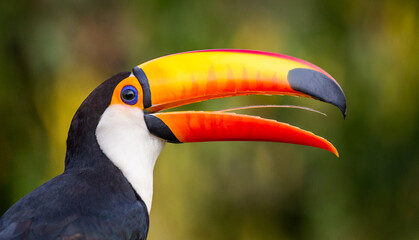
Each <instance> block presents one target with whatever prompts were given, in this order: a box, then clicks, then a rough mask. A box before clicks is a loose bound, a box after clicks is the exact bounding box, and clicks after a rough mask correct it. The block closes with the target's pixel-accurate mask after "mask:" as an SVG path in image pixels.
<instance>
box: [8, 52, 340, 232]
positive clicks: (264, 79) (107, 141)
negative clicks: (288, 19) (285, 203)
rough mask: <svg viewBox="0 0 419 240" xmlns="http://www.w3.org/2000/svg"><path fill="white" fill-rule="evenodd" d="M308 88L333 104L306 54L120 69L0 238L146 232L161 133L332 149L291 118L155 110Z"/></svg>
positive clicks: (227, 56) (190, 57)
mask: <svg viewBox="0 0 419 240" xmlns="http://www.w3.org/2000/svg"><path fill="white" fill-rule="evenodd" d="M253 94H258V95H293V96H302V97H311V98H314V99H318V100H321V101H324V102H327V103H331V104H333V105H335V106H337V107H338V108H339V109H340V110H341V111H342V113H343V115H345V114H346V100H345V96H344V93H343V91H342V89H341V88H340V86H339V85H338V84H337V82H336V81H335V80H334V79H333V78H332V77H331V76H330V75H329V74H328V73H326V72H325V71H324V70H322V69H320V68H319V67H317V66H315V65H313V64H310V63H308V62H306V61H303V60H300V59H297V58H294V57H289V56H285V55H281V54H275V53H268V52H259V51H250V50H227V49H223V50H201V51H192V52H185V53H178V54H173V55H168V56H164V57H160V58H157V59H154V60H151V61H148V62H146V63H143V64H141V65H138V66H136V67H134V68H133V70H132V72H123V73H119V74H117V75H115V76H113V77H111V78H110V79H108V80H106V81H105V82H103V83H102V84H101V85H99V86H98V87H97V88H96V89H95V90H93V92H92V93H90V95H89V96H88V97H87V98H86V99H85V100H84V102H83V103H82V104H81V106H80V107H79V109H78V110H77V112H76V113H75V115H74V117H73V120H72V122H71V126H70V130H69V132H68V138H67V152H66V156H65V170H64V172H63V173H62V174H61V175H59V176H57V177H55V178H53V179H51V180H50V181H48V182H46V183H45V184H43V185H42V186H40V187H38V188H37V189H35V190H34V191H33V192H31V193H29V194H28V195H26V196H25V197H23V198H22V199H21V200H19V201H18V202H17V203H16V204H14V205H13V206H12V207H11V208H10V209H9V210H7V211H6V213H4V215H3V216H2V218H1V219H0V239H1V240H3V239H146V237H147V233H148V228H149V213H150V208H151V201H152V195H153V169H154V165H155V162H156V159H157V157H158V155H159V153H160V151H161V150H162V148H163V146H164V144H165V143H166V142H171V143H187V142H203V141H273V142H286V143H294V144H301V145H308V146H313V147H317V148H322V149H326V150H328V151H330V152H332V153H334V154H335V155H338V152H337V150H336V149H335V147H334V146H333V145H332V144H331V143H329V142H328V141H327V140H325V139H323V138H321V137H318V136H316V135H314V134H313V133H311V132H308V131H305V130H302V129H299V128H297V127H294V126H291V125H288V124H285V123H281V122H277V121H274V120H269V119H264V118H260V117H255V116H249V115H242V114H235V113H229V112H225V111H215V112H210V111H180V112H160V111H161V110H166V109H169V108H173V107H177V106H181V105H186V104H190V103H194V102H200V101H205V100H209V99H214V98H223V97H231V96H240V95H253Z"/></svg>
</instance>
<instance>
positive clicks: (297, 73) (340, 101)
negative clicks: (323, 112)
mask: <svg viewBox="0 0 419 240" xmlns="http://www.w3.org/2000/svg"><path fill="white" fill-rule="evenodd" d="M288 82H289V84H290V86H291V88H292V89H294V90H296V91H299V92H302V93H304V94H307V95H309V96H311V97H313V98H315V99H318V100H320V101H323V102H327V103H331V104H333V105H335V106H337V107H338V108H339V109H340V111H341V112H342V114H343V118H346V98H345V94H344V93H343V91H342V89H341V88H340V86H339V85H338V84H337V83H336V82H335V81H333V80H332V79H330V78H329V77H328V76H326V75H325V74H323V73H321V72H318V71H315V70H312V69H306V68H294V69H292V70H291V71H289V72H288Z"/></svg>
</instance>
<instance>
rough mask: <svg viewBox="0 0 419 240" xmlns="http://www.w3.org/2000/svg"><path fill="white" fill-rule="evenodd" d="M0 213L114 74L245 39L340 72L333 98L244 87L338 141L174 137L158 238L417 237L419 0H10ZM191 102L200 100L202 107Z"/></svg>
mask: <svg viewBox="0 0 419 240" xmlns="http://www.w3.org/2000/svg"><path fill="white" fill-rule="evenodd" d="M0 29H1V33H0V35H1V37H0V114H1V117H0V156H1V159H0V214H2V213H3V212H4V211H6V209H7V208H8V207H10V206H11V205H12V204H13V203H14V202H16V201H17V200H18V199H20V198H21V197H23V196H24V195H25V194H27V193H29V192H30V191H31V190H33V189H34V188H36V187H37V186H39V185H41V184H42V183H44V182H45V181H47V180H48V179H50V178H52V177H53V176H55V175H57V174H59V173H61V172H62V171H63V165H64V163H63V162H64V154H65V140H66V136H67V131H68V128H69V124H70V121H71V118H72V116H73V114H74V113H75V111H76V109H77V108H78V106H79V105H80V103H81V102H82V101H83V99H84V98H85V97H86V96H87V95H88V93H89V92H90V91H92V90H93V89H94V88H95V86H97V85H98V84H100V83H101V82H102V81H103V80H105V79H107V78H108V77H110V76H112V75H113V74H115V73H118V72H121V71H130V70H131V68H132V67H133V66H135V65H137V64H139V63H142V62H144V61H146V60H150V59H152V58H155V57H159V56H162V55H166V54H171V53H175V52H181V51H188V50H196V49H208V48H243V49H255V50H263V51H271V52H278V53H283V54H287V55H291V56H295V57H298V58H302V59H305V60H307V61H310V62H312V63H314V64H316V65H318V66H320V67H322V68H324V69H325V70H326V71H328V72H329V73H330V74H331V75H332V76H334V77H335V79H336V80H337V81H338V82H339V83H340V84H341V86H342V88H343V89H344V91H345V94H346V97H347V101H348V117H347V119H346V120H343V119H342V117H341V115H340V113H339V111H338V109H337V108H335V107H332V106H331V105H328V104H325V103H321V102H318V101H313V100H310V99H299V98H292V97H266V96H253V97H235V98H228V99H221V100H213V101H209V102H205V103H198V104H194V105H193V106H192V109H195V110H204V109H205V110H215V109H222V108H228V107H237V106H243V105H247V104H297V105H303V106H308V107H312V108H315V109H318V110H320V111H323V112H326V113H327V114H328V117H324V116H321V115H318V114H315V113H311V112H306V111H301V110H296V109H258V110H251V111H250V110H249V111H242V112H243V113H248V114H257V115H261V116H264V117H268V118H272V119H277V120H279V121H284V122H288V123H291V124H293V125H297V126H299V127H302V128H303V129H308V130H310V131H313V132H315V133H317V134H319V135H321V136H324V137H326V138H327V139H329V140H330V141H331V142H333V143H334V144H335V146H336V147H337V148H338V150H339V151H340V154H341V157H340V158H336V157H335V156H334V155H333V154H331V153H329V152H326V151H323V150H319V149H315V148H309V147H304V146H296V145H290V144H281V143H264V142H261V143H260V142H219V143H199V144H197V143H196V144H182V145H173V144H167V146H166V148H165V149H164V150H163V152H162V154H161V155H160V158H159V160H158V162H157V165H156V168H155V185H154V187H155V192H154V201H153V208H152V211H151V228H150V233H149V239H154V240H157V239H322V240H324V239H326V240H327V239H419V153H418V152H419V151H418V145H419V124H418V121H419V94H418V90H419V69H418V65H419V44H418V41H419V2H418V1H400V0H397V1H396V0H383V1H371V0H344V1H335V0H326V1H320V0H310V1H302V0H294V1H277V0H258V1H250V0H245V1H238V0H224V1H222V0H212V1H193V0H182V1H169V0H154V1H126V2H122V1H116V0H114V1H110V0H106V1H99V0H97V1H84V0H75V1H52V0H37V1H23V0H15V1H1V2H0ZM188 109H191V107H189V108H188Z"/></svg>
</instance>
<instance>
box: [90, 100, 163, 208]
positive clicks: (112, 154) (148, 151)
mask: <svg viewBox="0 0 419 240" xmlns="http://www.w3.org/2000/svg"><path fill="white" fill-rule="evenodd" d="M96 138H97V141H98V143H99V146H100V148H101V149H102V151H103V152H104V153H105V155H106V156H107V157H108V158H109V159H110V160H111V161H112V162H113V163H114V164H115V166H117V167H118V168H119V169H120V170H121V171H122V173H123V174H124V176H125V177H126V178H127V179H128V181H129V182H130V183H131V185H132V187H133V188H134V190H135V191H136V192H137V193H138V195H140V197H141V198H142V199H143V201H144V202H145V204H146V206H147V209H148V212H150V209H151V202H152V198H153V170H154V165H155V163H156V160H157V157H158V156H159V154H160V152H161V150H162V149H163V146H164V143H165V142H164V141H162V140H161V139H159V138H157V137H155V136H153V135H151V134H150V132H149V131H148V129H147V126H146V124H145V122H144V113H143V111H142V110H141V109H138V108H136V107H130V106H125V105H120V104H115V105H111V106H109V107H108V108H107V109H106V111H105V112H104V113H103V115H102V118H101V119H100V121H99V124H98V126H97V128H96Z"/></svg>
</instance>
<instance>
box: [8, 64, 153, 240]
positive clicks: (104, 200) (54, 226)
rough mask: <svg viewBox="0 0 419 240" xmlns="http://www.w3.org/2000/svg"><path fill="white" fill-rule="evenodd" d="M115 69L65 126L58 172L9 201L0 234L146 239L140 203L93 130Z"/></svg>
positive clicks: (144, 215)
mask: <svg viewBox="0 0 419 240" xmlns="http://www.w3.org/2000/svg"><path fill="white" fill-rule="evenodd" d="M129 74H130V73H129V72H126V73H120V74H117V75H115V76H113V77H112V78H110V79H108V80H107V81H105V82H104V83H102V84H101V85H100V86H99V87H97V88H96V89H95V90H94V91H93V92H92V93H91V94H90V95H89V96H88V97H87V98H86V100H85V101H84V102H83V103H82V105H81V106H80V108H79V109H78V110H77V112H76V114H75V116H74V118H73V120H72V123H71V127H70V130H69V134H68V139H67V153H66V159H65V170H64V173H63V174H61V175H59V176H57V177H55V178H53V179H51V180H50V181H48V182H47V183H45V184H43V185H42V186H40V187H39V188H37V189H35V190H34V191H33V192H31V193H30V194H28V195H26V196H25V197H24V198H22V199H21V200H20V201H18V202H17V203H16V204H14V205H13V206H12V207H11V208H10V209H9V210H8V211H7V212H6V213H5V214H4V215H3V216H2V218H1V219H0V240H3V239H8V240H9V239H146V237H147V233H148V226H149V216H148V212H147V208H146V205H145V203H144V202H143V201H142V200H141V198H140V197H139V195H138V194H137V193H136V192H135V191H134V189H133V188H132V186H131V185H130V183H129V182H128V180H127V179H126V178H125V177H124V175H123V174H122V172H121V171H120V170H119V169H118V168H117V167H116V166H115V165H114V164H113V163H112V161H111V160H109V159H108V158H107V157H106V156H105V154H104V153H103V152H102V150H101V149H100V147H99V144H98V143H97V140H96V135H95V130H96V126H97V124H98V122H99V120H100V117H101V115H102V114H103V112H104V111H105V109H106V108H107V107H108V106H109V104H110V101H111V97H112V93H113V90H114V89H115V87H116V85H117V84H118V83H119V82H120V81H122V80H123V79H125V78H126V77H128V76H129Z"/></svg>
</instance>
